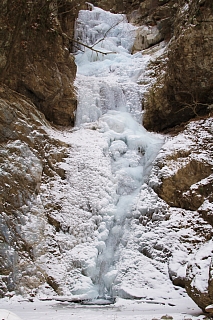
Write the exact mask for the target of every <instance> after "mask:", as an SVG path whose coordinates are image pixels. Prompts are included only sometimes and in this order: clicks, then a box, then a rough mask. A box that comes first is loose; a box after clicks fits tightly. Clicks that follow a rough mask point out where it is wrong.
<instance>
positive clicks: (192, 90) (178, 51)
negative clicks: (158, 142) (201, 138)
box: [144, 1, 213, 131]
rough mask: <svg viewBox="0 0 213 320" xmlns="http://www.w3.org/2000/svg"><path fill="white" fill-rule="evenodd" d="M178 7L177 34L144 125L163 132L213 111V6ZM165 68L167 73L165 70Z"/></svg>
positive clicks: (153, 89)
mask: <svg viewBox="0 0 213 320" xmlns="http://www.w3.org/2000/svg"><path fill="white" fill-rule="evenodd" d="M182 6H183V7H181V6H179V7H178V11H177V14H176V15H175V19H174V37H173V38H172V40H171V42H170V44H169V46H168V53H167V56H165V60H164V61H162V62H161V63H160V65H159V66H158V68H157V70H156V71H157V74H158V75H157V78H156V82H155V84H154V85H153V86H152V87H151V89H150V91H149V93H148V94H147V96H146V99H145V101H144V108H145V115H144V126H145V127H146V128H147V129H150V130H154V131H162V130H165V129H168V128H171V127H174V126H175V125H178V124H181V123H182V122H186V121H188V120H189V119H191V118H193V117H196V116H197V115H204V114H208V113H209V112H210V108H211V105H212V103H213V95H212V92H213V91H212V88H213V87H212V81H213V72H212V67H211V66H212V63H213V57H212V48H213V42H212V28H213V11H212V10H213V9H212V5H211V4H210V3H209V1H204V2H203V3H202V4H201V3H200V4H198V3H196V2H195V1H192V2H191V3H190V4H189V5H188V6H185V1H184V2H183V3H182ZM162 70H164V72H162Z"/></svg>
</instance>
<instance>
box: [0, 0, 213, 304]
mask: <svg viewBox="0 0 213 320" xmlns="http://www.w3.org/2000/svg"><path fill="white" fill-rule="evenodd" d="M93 3H94V4H95V5H99V6H101V7H102V8H104V9H106V10H111V11H112V12H121V13H126V14H127V15H128V19H129V21H131V22H132V23H134V24H136V25H138V26H140V28H139V30H138V35H137V37H136V40H135V44H134V47H133V52H137V51H140V50H142V49H143V50H146V49H148V48H152V47H153V48H154V47H155V46H157V45H158V44H159V43H160V42H161V41H164V42H165V46H167V47H166V48H167V49H166V51H165V53H164V56H163V57H160V58H159V59H157V60H155V61H153V63H151V64H150V66H149V69H150V70H151V71H152V80H153V84H152V85H151V87H150V89H149V91H148V92H147V94H146V96H145V98H144V101H143V102H142V104H143V109H144V125H145V127H146V128H147V129H149V130H153V131H160V132H164V133H170V136H169V137H170V140H171V141H172V142H171V143H174V145H175V147H174V148H173V150H172V151H171V149H170V147H169V146H168V145H165V147H164V149H162V152H161V153H160V154H159V156H158V158H157V159H156V162H155V164H154V167H153V171H152V176H153V175H154V176H155V179H154V180H155V182H156V180H157V182H156V183H151V182H150V185H151V187H152V188H154V190H155V191H156V192H157V194H158V195H159V197H160V198H161V199H163V200H164V201H165V202H166V203H167V204H168V205H169V206H170V207H171V208H174V207H175V208H180V209H181V210H183V211H182V212H183V215H184V214H185V211H184V210H186V211H187V212H188V211H190V210H191V211H192V212H193V213H195V215H196V217H199V219H202V221H204V222H203V223H204V224H205V223H209V225H210V226H212V223H213V218H212V217H213V209H212V201H213V196H212V194H213V187H212V118H211V113H212V105H213V69H212V63H213V56H212V49H213V38H212V31H213V5H212V1H211V0H193V1H183V0H178V1H174V0H144V1H138V0H135V1H134V0H132V1H125V0H123V1H115V0H112V1H104V0H100V1H93ZM78 4H81V3H76V1H72V0H61V1H55V0H54V1H43V0H39V1H37V2H31V1H25V0H19V1H17V0H16V1H13V0H12V1H8V0H4V1H2V2H1V4H0V25H1V28H0V80H1V86H0V99H1V101H0V150H1V173H0V176H1V185H0V187H1V199H0V209H1V226H0V231H1V232H0V236H1V238H0V241H1V242H0V262H1V278H0V295H1V296H2V297H3V296H5V295H10V294H11V295H12V294H14V292H16V293H21V294H25V293H31V294H32V292H34V291H36V290H37V288H38V287H39V286H42V285H46V286H47V287H48V289H49V290H50V291H51V290H52V291H55V292H56V293H57V294H64V293H65V292H64V291H63V285H64V282H63V281H64V280H62V279H59V277H58V275H56V274H54V273H53V272H52V269H51V267H49V266H48V267H47V266H45V267H44V263H43V260H42V259H43V256H44V255H45V254H46V255H48V259H49V260H48V263H49V262H50V261H51V259H52V261H54V263H55V265H57V264H59V263H61V266H63V264H62V262H61V261H62V260H63V254H64V252H65V250H67V251H68V250H69V249H70V248H69V244H68V242H69V241H70V238H71V237H72V238H73V237H75V239H76V240H75V241H76V243H79V242H80V241H82V239H83V236H79V234H77V233H78V232H77V231H76V232H75V230H74V231H73V234H72V235H69V236H67V234H68V231H67V230H68V229H69V228H70V229H71V226H70V225H69V226H68V225H66V223H65V222H64V220H63V216H60V215H59V212H60V210H61V206H62V204H61V203H59V202H57V200H53V199H54V197H53V196H52V198H51V201H50V200H48V199H47V198H48V196H46V200H45V201H44V203H43V204H41V203H40V202H39V197H40V195H42V193H43V190H42V189H41V184H43V185H47V186H48V188H49V189H48V190H52V188H53V184H54V181H58V180H60V181H63V180H64V179H65V177H66V172H65V170H64V169H63V168H62V167H61V166H60V165H61V163H62V162H64V159H66V157H67V152H68V145H66V144H65V143H62V142H61V141H58V140H57V139H52V138H50V137H49V135H48V128H50V124H49V123H48V121H47V120H49V121H50V122H53V123H54V124H57V125H60V126H72V125H73V124H74V120H75V110H76V105H77V98H76V92H75V88H74V84H73V83H74V79H75V73H76V66H75V63H74V58H73V56H72V55H71V54H70V52H71V51H72V48H73V45H74V44H73V41H72V39H73V34H74V21H75V18H76V16H77V13H78V10H79V9H80V8H85V5H84V2H82V6H78ZM42 113H43V114H44V115H45V117H46V119H45V117H44V116H43V115H42ZM193 118H196V121H194V120H193V121H192V122H188V121H189V120H191V119H193ZM183 136H184V139H183V140H181V139H182V137H183ZM179 137H180V140H178V139H179ZM180 141H181V143H182V145H183V146H184V148H183V147H182V145H181V146H180V143H179V142H180ZM186 146H187V147H186ZM69 147H70V146H69ZM167 148H168V149H167ZM186 149H187V150H186ZM168 150H169V151H168ZM168 152H169V154H168ZM26 158H27V159H28V160H27V161H26ZM173 166H176V167H177V168H178V170H177V171H175V172H174V171H172V168H173ZM51 192H52V191H49V194H51ZM47 193H48V192H47ZM53 195H54V192H53ZM81 206H82V207H83V206H84V204H79V210H83V209H82V208H81ZM87 210H88V212H89V211H90V210H89V209H87ZM88 214H89V213H88ZM28 215H29V216H28ZM34 219H35V220H37V221H38V224H37V226H39V227H38V230H37V232H36V234H35V236H34V237H31V235H32V234H33V232H34V230H33V228H31V227H30V223H31V221H34ZM142 220H143V219H142V218H141V217H139V218H138V223H139V224H140V223H142ZM72 224H73V225H74V226H75V228H76V230H78V228H80V229H81V231H82V230H83V231H82V233H83V232H85V230H84V226H83V222H82V227H81V226H80V227H79V226H77V225H75V221H74V219H73V220H72ZM193 224H194V221H193V219H191V220H187V225H193ZM91 225H92V226H90V227H91V228H93V227H94V226H93V224H92V223H91ZM75 228H74V227H73V229H75ZM196 228H197V227H196ZM196 228H194V230H195V229H196ZM50 229H51V230H53V231H52V232H53V234H54V236H52V234H50V232H49V230H50ZM201 229H202V228H200V229H199V228H197V229H196V230H195V232H196V234H199V235H201V237H203V238H202V239H203V240H202V241H203V246H205V243H207V244H209V243H210V240H211V238H212V233H211V231H208V233H207V234H206V235H204V232H203V230H201ZM48 232H49V233H48ZM86 232H87V230H86ZM58 233H61V237H64V238H66V237H67V238H66V241H67V242H66V243H65V244H63V245H62V244H61V243H62V242H63V241H62V240H61V239H60V240H58V238H57V237H58ZM88 234H89V231H88ZM69 237H70V238H69ZM81 237H82V239H81ZM67 239H68V240H69V241H68V240H67ZM193 241H194V242H195V247H196V246H197V247H198V244H197V243H196V239H195V240H193ZM202 241H201V242H202ZM41 243H42V244H41ZM209 247H211V243H210V245H209ZM152 249H153V248H149V250H150V252H152ZM147 250H148V249H147ZM149 250H148V251H149ZM201 250H202V246H201ZM144 252H145V251H144ZM150 252H148V253H149V255H150V257H151V253H150ZM150 259H151V258H150ZM211 259H212V251H211V250H210V249H209V253H208V255H207V257H206V258H205V265H204V262H203V260H202V258H201V256H200V255H199V251H198V254H197V255H195V257H194V260H193V261H192V262H191V264H189V265H188V267H187V273H186V275H185V276H184V278H181V277H179V276H178V275H176V274H175V276H174V272H171V279H172V281H173V282H174V284H177V283H178V284H180V283H181V285H182V286H185V287H186V289H187V291H188V293H189V295H190V296H191V297H192V298H193V299H194V300H195V302H196V303H198V305H199V306H200V307H201V308H203V309H204V308H205V307H206V305H208V304H210V303H211V302H212V292H213V289H212V286H213V285H212V283H213V281H212V260H211ZM181 263H182V262H181ZM76 265H77V262H76ZM183 265H184V263H183ZM195 266H200V268H204V267H205V268H206V269H208V270H209V278H208V280H207V282H208V285H207V288H206V289H205V290H204V291H203V292H202V291H201V290H200V291H199V288H197V287H195V285H194V284H195V282H196V281H195V280H196V278H197V277H198V276H199V274H198V272H197V270H195V269H196V268H195ZM74 267H76V266H72V267H70V268H74ZM62 268H63V267H62ZM197 268H198V269H199V267H197ZM68 271H69V268H68ZM52 291H51V292H52Z"/></svg>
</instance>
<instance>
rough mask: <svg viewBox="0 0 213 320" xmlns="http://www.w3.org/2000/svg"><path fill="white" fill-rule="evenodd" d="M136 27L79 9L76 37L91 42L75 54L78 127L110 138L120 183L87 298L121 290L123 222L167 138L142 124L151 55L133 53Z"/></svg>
mask: <svg viewBox="0 0 213 320" xmlns="http://www.w3.org/2000/svg"><path fill="white" fill-rule="evenodd" d="M136 29H137V28H136V27H135V26H133V25H131V24H129V23H128V22H127V19H126V17H125V16H124V15H121V14H112V13H110V12H105V11H104V10H102V9H99V8H97V7H93V6H91V10H82V11H80V13H79V17H78V19H77V23H76V39H78V40H79V42H81V43H84V44H86V45H87V47H85V46H83V45H81V46H79V48H78V51H77V53H76V63H77V67H78V73H77V79H76V86H77V88H78V95H79V97H78V101H79V103H78V108H77V113H76V127H77V128H80V127H81V128H87V129H88V128H89V129H93V130H97V131H98V132H99V133H101V134H102V135H103V137H104V139H105V140H106V141H107V144H106V146H107V147H105V148H104V153H105V154H106V156H109V157H110V158H111V174H112V181H113V183H114V184H115V185H116V194H115V199H114V204H109V205H108V206H106V209H105V210H101V211H100V213H99V214H100V216H101V223H100V224H99V225H98V230H97V241H96V244H95V246H96V248H97V250H98V254H96V255H95V254H94V257H93V260H92V261H93V262H92V263H90V264H89V267H87V268H85V269H86V271H85V275H86V277H87V278H90V279H91V281H92V285H93V288H92V290H90V291H89V292H86V293H87V298H99V299H100V298H104V299H108V298H112V297H113V296H114V295H116V292H115V291H114V289H113V285H114V283H115V282H116V276H117V272H118V270H117V266H116V264H117V262H118V260H119V259H120V256H121V252H122V250H125V240H124V239H123V237H122V236H123V227H124V225H125V226H128V223H129V221H130V220H131V217H132V210H133V208H134V206H135V205H136V201H137V200H136V199H137V195H138V193H139V192H140V190H141V187H142V185H143V184H144V182H145V181H146V176H147V175H148V173H149V170H150V167H151V165H152V161H153V159H154V158H155V157H156V154H157V153H158V151H159V149H160V147H161V146H162V143H163V140H162V138H160V137H159V136H158V135H155V134H151V133H149V132H147V131H146V130H145V129H144V128H143V126H142V125H141V123H142V106H141V104H142V103H141V101H142V98H143V94H144V92H145V91H146V89H147V86H148V85H149V84H148V83H149V78H148V75H146V74H145V69H146V66H147V63H148V62H149V61H150V55H142V54H141V52H139V53H136V54H131V48H132V45H133V42H134V37H135V32H136ZM88 47H91V48H93V50H91V49H89V48H88ZM144 78H146V81H144ZM142 80H143V81H142ZM142 83H143V84H142ZM103 201H104V199H103Z"/></svg>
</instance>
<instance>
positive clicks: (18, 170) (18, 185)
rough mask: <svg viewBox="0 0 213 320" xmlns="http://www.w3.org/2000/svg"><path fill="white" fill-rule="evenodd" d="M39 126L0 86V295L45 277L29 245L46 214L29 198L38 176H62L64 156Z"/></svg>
mask: <svg viewBox="0 0 213 320" xmlns="http://www.w3.org/2000/svg"><path fill="white" fill-rule="evenodd" d="M45 128H46V130H47V128H48V123H47V121H46V120H45V118H44V116H43V115H42V114H41V113H40V112H39V111H38V110H36V107H35V106H34V105H33V104H32V103H31V102H30V100H28V101H27V100H26V98H24V96H22V95H20V94H17V93H16V92H14V91H12V90H10V89H8V87H6V86H0V159H1V170H0V180H1V185H0V195H1V196H0V211H1V218H0V265H1V267H0V275H1V276H0V296H4V294H5V293H7V292H10V291H13V290H16V289H17V287H19V285H20V287H21V286H23V288H24V287H25V288H28V290H30V291H31V290H33V288H35V287H37V286H39V285H41V284H42V283H43V282H45V281H46V279H45V277H46V276H45V274H44V273H42V272H41V269H40V268H37V266H36V265H35V261H34V250H35V247H36V246H37V245H38V244H39V243H42V241H43V240H44V238H45V236H44V230H45V223H46V221H47V217H46V215H45V214H44V215H43V216H42V206H41V205H40V208H39V205H38V204H37V205H34V204H33V203H36V199H37V195H38V193H39V192H40V184H41V181H42V180H43V179H44V177H46V178H47V179H48V177H49V178H50V177H53V176H55V175H56V176H59V177H60V179H63V174H64V172H63V170H62V169H60V168H58V167H57V166H58V164H57V163H56V162H60V161H61V160H62V158H63V157H66V151H65V150H66V148H65V147H66V145H65V144H62V143H59V142H58V141H56V140H53V139H52V140H51V139H50V138H49V137H48V135H47V133H46V131H45ZM53 149H54V152H53V151H51V150H53ZM56 171H57V173H56ZM60 175H61V176H60ZM33 221H34V222H35V221H37V229H36V230H33V229H34V226H33V225H34V223H33ZM50 282H51V281H50ZM20 293H21V292H20Z"/></svg>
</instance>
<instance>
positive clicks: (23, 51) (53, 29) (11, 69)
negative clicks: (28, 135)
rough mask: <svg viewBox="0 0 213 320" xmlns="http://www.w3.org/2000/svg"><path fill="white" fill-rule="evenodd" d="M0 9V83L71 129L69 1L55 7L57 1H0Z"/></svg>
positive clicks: (71, 18) (73, 106) (72, 91)
mask: <svg viewBox="0 0 213 320" xmlns="http://www.w3.org/2000/svg"><path fill="white" fill-rule="evenodd" d="M0 6H1V8H0V9H1V10H0V23H1V26H2V27H1V37H0V73H1V77H0V80H1V81H2V82H3V83H5V84H7V85H8V86H9V87H10V88H11V89H13V90H15V91H18V92H20V93H22V94H24V95H25V96H26V97H28V98H30V100H31V101H32V102H33V103H34V104H35V105H36V106H37V108H38V109H39V110H40V111H42V112H43V113H44V114H45V116H46V118H47V119H48V120H49V121H53V122H54V123H56V124H59V125H72V124H73V123H74V118H75V115H74V113H75V110H76V94H75V89H74V85H73V81H74V78H75V73H76V66H75V63H74V58H73V57H72V55H70V52H69V50H70V46H71V40H72V38H73V33H74V28H73V25H74V20H75V16H76V10H74V8H73V2H72V1H71V2H69V1H61V2H60V6H59V8H58V7H57V1H43V0H40V1H37V2H31V1H22V0H20V1H19V2H18V3H17V1H12V2H11V1H10V3H8V1H3V2H2V3H1V5H0ZM59 11H60V12H59ZM63 12H65V13H63ZM68 18H69V20H68ZM68 21H69V23H68ZM68 27H69V32H68V33H67V34H66V36H65V34H64V31H65V32H67V30H68ZM63 29H64V30H63Z"/></svg>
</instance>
